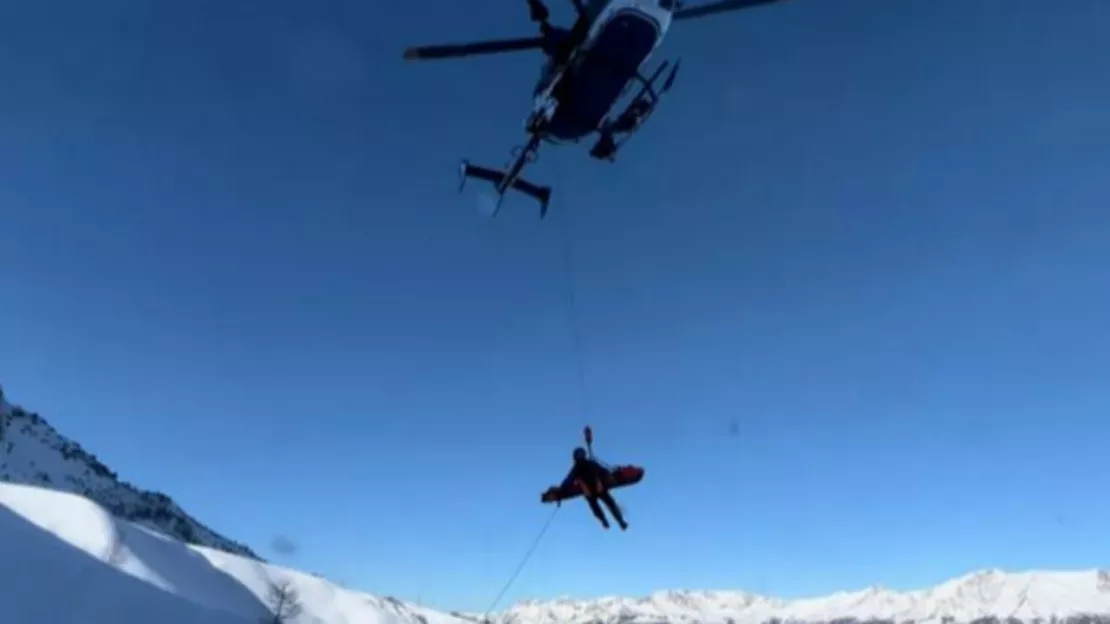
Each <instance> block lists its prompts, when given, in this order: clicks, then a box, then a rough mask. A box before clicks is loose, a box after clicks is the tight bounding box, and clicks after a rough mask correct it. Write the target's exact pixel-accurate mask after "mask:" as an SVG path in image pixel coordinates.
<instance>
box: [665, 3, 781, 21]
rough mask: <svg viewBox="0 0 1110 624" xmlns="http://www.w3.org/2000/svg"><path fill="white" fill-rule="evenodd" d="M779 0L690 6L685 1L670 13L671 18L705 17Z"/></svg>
mask: <svg viewBox="0 0 1110 624" xmlns="http://www.w3.org/2000/svg"><path fill="white" fill-rule="evenodd" d="M781 1H782V0H718V1H717V2H709V3H706V4H698V5H695V6H691V7H687V6H685V3H679V5H678V8H677V9H676V10H675V11H674V13H672V14H671V19H673V20H684V19H692V18H695V17H706V16H709V15H716V14H718V13H725V12H728V11H742V10H744V9H752V8H755V7H757V6H761V5H764V4H774V3H775V2H781Z"/></svg>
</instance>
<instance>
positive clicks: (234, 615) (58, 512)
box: [0, 484, 461, 624]
mask: <svg viewBox="0 0 1110 624" xmlns="http://www.w3.org/2000/svg"><path fill="white" fill-rule="evenodd" d="M0 552H2V553H4V556H3V557H2V558H0V577H2V578H3V579H4V582H3V583H0V621H4V622H13V623H14V622H18V623H20V624H57V623H59V622H66V623H67V624H108V623H112V624H147V623H150V622H157V623H159V624H260V623H266V622H275V621H277V622H283V623H285V624H461V620H458V619H457V618H453V617H451V616H448V615H444V614H438V613H434V612H431V611H426V610H423V609H420V608H417V607H412V606H409V605H406V604H404V603H402V602H400V601H397V600H393V599H389V598H378V597H375V596H370V595H368V594H363V593H359V592H353V591H348V590H345V589H342V588H340V587H337V586H335V585H333V584H331V583H329V582H328V581H326V580H324V579H322V578H319V577H315V576H311V575H309V574H304V573H302V572H297V571H295V570H289V569H286V568H281V567H278V566H272V565H267V564H264V563H261V562H260V561H257V560H255V559H251V558H247V557H240V556H237V555H232V554H228V553H225V552H223V551H219V550H215V549H211V548H205V547H203V546H191V545H190V546H187V545H185V544H182V543H180V542H178V541H175V540H172V539H169V538H166V537H165V536H163V535H160V534H158V533H157V532H155V531H152V530H150V529H148V528H146V527H142V526H139V525H136V524H132V523H129V522H125V521H122V520H119V519H117V518H115V517H113V516H112V515H111V514H110V513H108V511H107V510H106V509H104V508H103V507H101V506H100V505H97V504H96V503H94V502H92V501H90V500H88V499H86V498H83V497H80V496H77V495H74V494H67V493H61V492H57V491H53V490H47V489H43V488H38V487H31V486H23V485H11V484H0ZM15 570H18V572H19V573H18V574H15V573H7V574H4V573H3V572H14V571H15Z"/></svg>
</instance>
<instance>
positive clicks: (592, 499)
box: [586, 496, 609, 529]
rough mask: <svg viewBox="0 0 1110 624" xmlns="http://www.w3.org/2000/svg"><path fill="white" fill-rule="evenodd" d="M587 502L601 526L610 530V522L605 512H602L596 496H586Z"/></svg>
mask: <svg viewBox="0 0 1110 624" xmlns="http://www.w3.org/2000/svg"><path fill="white" fill-rule="evenodd" d="M586 502H587V503H589V505H590V511H592V512H594V517H595V518H597V520H598V522H600V523H601V526H603V527H605V528H607V529H608V528H609V520H607V519H606V518H605V512H604V511H602V510H601V506H600V505H598V504H597V497H596V496H586Z"/></svg>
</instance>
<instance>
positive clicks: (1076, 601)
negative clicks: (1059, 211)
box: [496, 570, 1110, 624]
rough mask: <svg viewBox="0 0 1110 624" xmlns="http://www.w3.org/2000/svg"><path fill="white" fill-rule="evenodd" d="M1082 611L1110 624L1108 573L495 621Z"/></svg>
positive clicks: (588, 609) (708, 595)
mask: <svg viewBox="0 0 1110 624" xmlns="http://www.w3.org/2000/svg"><path fill="white" fill-rule="evenodd" d="M1083 616H1095V618H1094V619H1095V620H1097V621H1101V622H1107V623H1110V571H1106V570H1086V571H1033V572H1019V573H1007V572H1003V571H1001V570H985V571H980V572H975V573H972V574H968V575H966V576H962V577H960V578H956V579H953V580H950V581H948V582H945V583H942V584H940V585H937V586H936V587H932V588H929V589H923V590H918V591H908V592H898V591H892V590H889V589H883V588H879V587H870V588H867V589H864V590H860V591H853V592H838V593H836V594H832V595H830V596H822V597H815V598H803V599H796V600H784V599H781V598H771V597H767V596H759V595H756V594H750V593H745V592H736V591H668V592H658V593H655V594H653V595H651V596H648V597H645V598H619V597H610V598H599V599H596V600H589V601H576V600H569V599H560V600H552V601H529V602H523V603H520V604H517V605H516V606H514V607H512V608H511V609H510V610H509V611H507V612H506V613H503V614H501V615H500V616H499V617H498V619H497V620H496V622H497V623H498V624H549V623H550V624H555V623H556V622H559V623H562V624H586V623H601V624H616V623H618V622H619V623H621V624H656V623H663V622H689V623H694V622H704V623H711V622H712V623H733V624H765V623H766V622H769V621H771V620H779V621H782V622H807V623H817V622H822V623H828V622H833V621H835V620H844V619H856V620H859V621H860V622H867V621H888V622H895V623H898V624H903V623H906V622H914V623H916V624H925V623H930V624H943V623H956V622H975V621H976V620H983V619H984V618H995V619H997V620H999V621H1006V620H1008V619H1009V620H1010V621H1011V623H1013V621H1014V620H1018V621H1021V622H1023V623H1033V622H1035V621H1040V620H1043V621H1045V622H1050V621H1052V620H1053V618H1057V619H1058V620H1059V621H1067V620H1068V619H1069V618H1081V617H1083ZM1011 618H1012V619H1011ZM1077 621H1078V620H1077Z"/></svg>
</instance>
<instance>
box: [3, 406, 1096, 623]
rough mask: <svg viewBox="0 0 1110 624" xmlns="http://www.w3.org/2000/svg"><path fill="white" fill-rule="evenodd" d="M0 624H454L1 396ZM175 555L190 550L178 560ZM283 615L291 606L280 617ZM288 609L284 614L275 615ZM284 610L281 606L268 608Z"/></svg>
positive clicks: (964, 617)
mask: <svg viewBox="0 0 1110 624" xmlns="http://www.w3.org/2000/svg"><path fill="white" fill-rule="evenodd" d="M0 480H3V481H10V482H13V483H0V553H3V556H0V577H3V578H4V579H5V581H4V582H3V583H0V621H5V622H6V621H12V622H20V623H21V624H54V623H55V622H67V623H68V624H81V623H86V622H87V623H88V624H94V623H96V624H101V623H104V622H113V623H116V624H139V623H145V622H161V623H164V624H192V623H198V624H199V623H201V622H204V623H206V624H246V623H250V624H259V623H260V622H271V623H273V622H275V616H274V612H275V610H276V611H279V612H284V611H286V610H287V607H288V605H290V604H294V605H295V606H296V611H297V613H294V614H289V613H279V615H285V616H287V617H281V618H278V619H279V620H281V621H282V622H284V623H285V624H464V623H467V622H475V621H477V620H478V619H479V618H478V617H477V616H474V615H469V616H463V615H458V614H445V613H440V612H436V611H432V610H428V609H423V608H419V607H415V606H413V605H409V604H406V603H404V602H401V601H398V600H395V599H392V598H380V597H376V596H373V595H370V594H365V593H361V592H357V591H351V590H348V589H345V588H342V587H339V586H337V585H336V584H334V583H331V582H329V581H327V580H326V579H324V578H322V577H319V576H317V575H311V574H306V573H303V572H298V571H295V570H290V569H286V568H281V567H278V566H273V565H268V564H266V563H264V562H262V561H261V560H259V559H258V558H257V557H256V556H255V555H254V553H252V552H251V551H250V550H249V549H248V548H246V547H245V546H243V545H241V544H238V543H237V542H234V541H232V540H230V539H228V538H226V537H223V536H221V535H219V534H217V533H216V532H215V531H213V530H212V529H209V528H208V527H205V526H204V525H202V524H200V523H199V522H198V521H197V520H195V519H193V518H192V517H191V516H189V515H188V514H187V513H185V511H183V510H182V509H181V508H180V507H178V506H177V505H176V504H174V503H173V501H172V500H171V499H170V498H169V497H167V496H165V495H163V494H160V493H156V492H146V491H143V490H139V489H137V488H135V487H134V486H131V485H129V484H127V483H126V482H123V481H120V480H119V479H118V477H117V476H116V475H115V474H114V473H113V472H111V471H110V470H109V469H108V468H107V467H106V466H104V465H103V464H102V463H101V462H100V461H98V460H97V458H96V457H95V456H93V455H91V454H89V453H88V452H86V451H84V450H83V449H82V448H81V447H80V446H79V445H78V444H77V443H75V442H73V441H71V440H68V439H66V438H64V437H63V436H61V435H60V434H59V433H58V432H57V431H55V430H54V429H53V428H52V427H51V426H50V425H49V424H48V423H47V422H46V421H45V420H44V419H43V418H41V417H40V416H38V415H37V414H33V413H29V412H27V411H25V410H22V409H20V408H17V407H14V406H12V405H11V404H9V403H8V402H7V401H5V400H4V398H3V394H2V393H0ZM184 542H188V543H189V545H186V544H185V543H184ZM287 599H292V603H290V602H289V600H287ZM283 601H284V602H283ZM279 603H281V604H279ZM492 622H493V624H679V623H682V624H771V623H791V624H853V623H854V622H855V623H860V624H1050V623H1051V624H1110V571H1107V570H1086V571H1033V572H1020V573H1008V572H1003V571H999V570H988V571H982V572H976V573H973V574H969V575H966V576H962V577H959V578H956V579H953V580H950V581H948V582H945V583H942V584H940V585H937V586H936V587H932V588H927V589H921V590H918V591H909V592H896V591H892V590H888V589H883V588H877V587H872V588H867V589H862V590H858V591H850V592H840V593H836V594H833V595H830V596H824V597H814V598H806V599H797V600H785V599H781V598H774V597H768V596H760V595H756V594H751V593H746V592H741V591H666V592H658V593H655V594H653V595H651V596H647V597H642V598H627V597H611V598H601V599H596V600H572V599H559V600H548V601H527V602H522V603H519V604H517V605H514V606H512V607H510V608H509V609H508V610H507V611H505V612H503V613H500V614H498V615H496V616H495V617H494V618H493V619H492Z"/></svg>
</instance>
